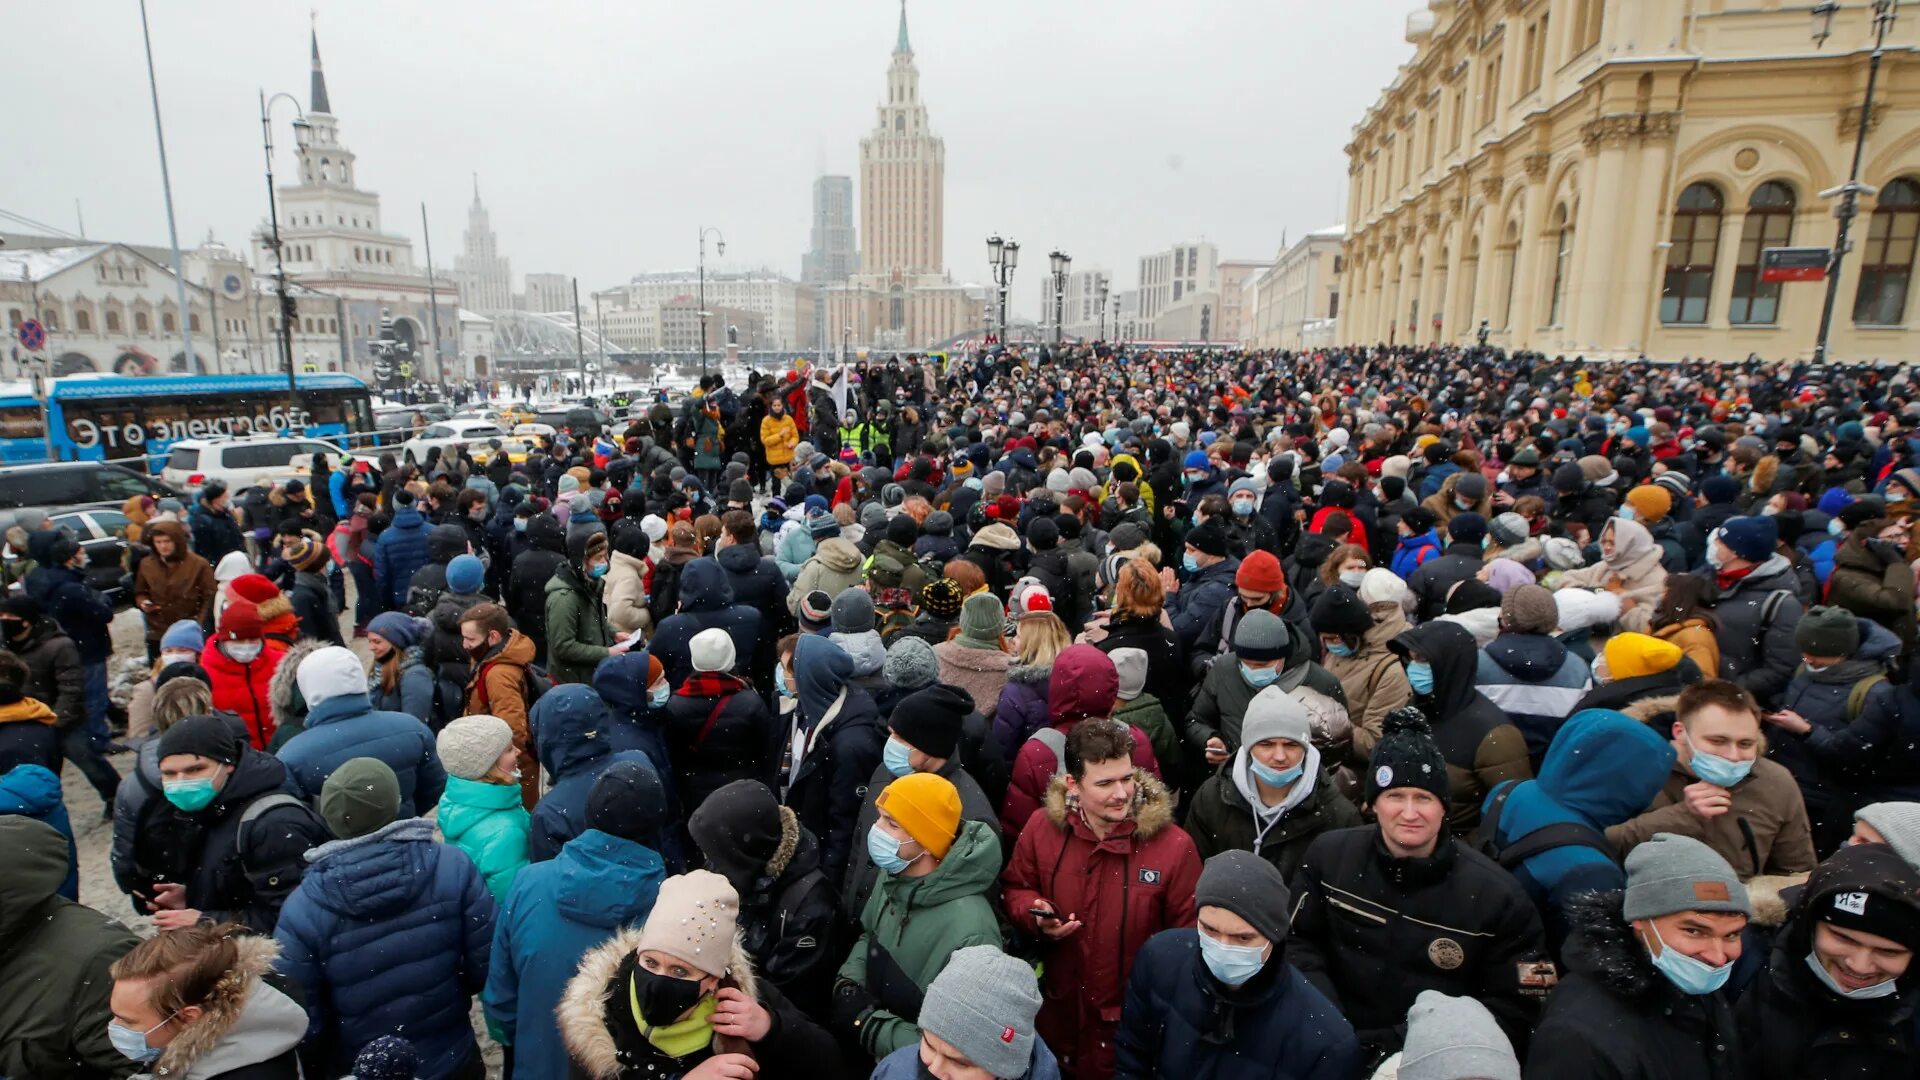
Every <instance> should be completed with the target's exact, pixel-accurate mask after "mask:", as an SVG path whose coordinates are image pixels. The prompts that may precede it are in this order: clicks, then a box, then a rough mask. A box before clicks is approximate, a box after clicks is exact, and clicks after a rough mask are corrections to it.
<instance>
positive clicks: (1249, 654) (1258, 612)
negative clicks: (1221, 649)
mask: <svg viewBox="0 0 1920 1080" xmlns="http://www.w3.org/2000/svg"><path fill="white" fill-rule="evenodd" d="M1292 652H1293V636H1292V635H1291V634H1289V633H1288V632H1287V624H1286V622H1285V621H1284V620H1282V619H1281V618H1280V616H1278V615H1275V614H1274V613H1273V612H1271V611H1268V610H1267V609H1265V608H1257V609H1255V610H1253V611H1249V612H1247V613H1246V614H1245V615H1243V616H1241V618H1240V625H1239V626H1236V627H1234V628H1233V654H1234V655H1235V656H1237V657H1239V658H1240V659H1242V660H1256V661H1258V660H1285V659H1286V658H1287V656H1288V655H1289V654H1290V653H1292Z"/></svg>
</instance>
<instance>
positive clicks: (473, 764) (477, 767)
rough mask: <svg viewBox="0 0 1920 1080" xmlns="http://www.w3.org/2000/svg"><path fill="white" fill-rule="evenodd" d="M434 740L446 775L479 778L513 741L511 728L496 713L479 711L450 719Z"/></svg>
mask: <svg viewBox="0 0 1920 1080" xmlns="http://www.w3.org/2000/svg"><path fill="white" fill-rule="evenodd" d="M434 742H435V743H436V745H437V747H438V749H439V751H440V764H441V765H442V766H444V767H445V768H446V770H447V774H448V775H450V776H457V777H459V778H460V779H462V780H478V779H480V778H481V777H483V776H485V775H487V773H489V772H491V771H492V770H493V764H494V762H496V761H499V760H500V755H501V754H504V753H506V752H507V747H509V746H512V745H513V728H512V727H510V726H508V724H507V722H506V721H505V720H502V719H500V718H499V717H497V716H488V715H486V714H484V713H479V714H475V715H472V716H463V717H461V718H459V719H458V720H454V721H451V722H449V723H448V724H447V726H446V727H443V728H441V729H440V734H439V736H438V737H437V738H436V739H435V740H434Z"/></svg>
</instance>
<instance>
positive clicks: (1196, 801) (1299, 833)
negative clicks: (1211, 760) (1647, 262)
mask: <svg viewBox="0 0 1920 1080" xmlns="http://www.w3.org/2000/svg"><path fill="white" fill-rule="evenodd" d="M1247 754H1248V751H1247V748H1246V747H1244V746H1243V747H1241V748H1240V749H1239V750H1238V751H1236V752H1235V753H1234V756H1233V759H1232V760H1230V761H1229V762H1227V765H1226V767H1225V768H1223V769H1221V770H1220V771H1219V772H1217V773H1215V774H1214V775H1212V776H1210V777H1208V778H1207V780H1206V782H1205V783H1203V784H1201V785H1200V790H1199V791H1197V792H1195V793H1194V796H1193V801H1192V802H1191V803H1190V804H1188V806H1187V821H1186V830H1187V833H1188V835H1190V836H1192V837H1193V846H1194V848H1195V849H1196V850H1197V851H1198V852H1199V853H1200V861H1201V862H1206V861H1207V860H1208V859H1211V858H1213V857H1214V856H1215V855H1218V854H1220V853H1221V852H1223V851H1236V850H1237V851H1250V852H1252V853H1253V854H1255V855H1258V856H1260V857H1261V858H1263V859H1265V860H1267V861H1268V862H1270V863H1272V864H1273V865H1274V868H1275V869H1277V870H1279V871H1280V876H1281V878H1282V879H1283V880H1286V881H1292V880H1293V875H1294V873H1295V872H1296V871H1298V870H1299V869H1300V864H1301V862H1303V861H1304V860H1305V859H1306V857H1307V847H1308V845H1310V844H1312V843H1313V839H1314V837H1316V836H1319V835H1320V834H1321V833H1324V832H1327V831H1329V830H1332V829H1348V828H1352V827H1353V826H1355V825H1358V824H1360V811H1358V810H1356V809H1354V805H1353V803H1351V802H1349V801H1348V800H1347V797H1346V796H1345V795H1342V794H1340V792H1339V791H1338V790H1337V789H1336V788H1335V787H1334V786H1333V781H1332V780H1331V779H1330V778H1329V777H1328V775H1327V770H1326V768H1325V767H1324V766H1323V764H1322V762H1321V760H1320V751H1319V750H1318V749H1317V748H1315V747H1312V746H1309V747H1308V748H1307V758H1306V760H1305V761H1304V763H1303V764H1304V765H1305V767H1306V769H1305V771H1304V772H1303V773H1302V774H1301V776H1300V779H1299V780H1297V781H1295V782H1294V783H1295V789H1294V790H1290V791H1289V792H1288V793H1287V797H1286V798H1285V799H1283V800H1282V801H1281V802H1280V804H1279V805H1278V806H1275V807H1273V808H1271V809H1267V808H1266V806H1265V804H1264V803H1261V804H1260V805H1261V810H1262V812H1261V813H1259V814H1258V815H1257V816H1256V814H1255V811H1254V805H1255V803H1256V801H1258V799H1259V796H1258V795H1257V794H1255V787H1254V781H1253V778H1252V775H1251V769H1250V767H1249V765H1248V762H1247ZM1300 785H1305V788H1304V790H1300Z"/></svg>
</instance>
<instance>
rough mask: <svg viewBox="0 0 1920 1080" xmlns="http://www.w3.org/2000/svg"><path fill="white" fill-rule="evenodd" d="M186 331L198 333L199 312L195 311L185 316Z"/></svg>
mask: <svg viewBox="0 0 1920 1080" xmlns="http://www.w3.org/2000/svg"><path fill="white" fill-rule="evenodd" d="M187 329H189V330H192V331H193V332H194V333H196V334H197V333H199V332H200V313H199V312H197V311H195V312H191V313H189V314H188V315H187Z"/></svg>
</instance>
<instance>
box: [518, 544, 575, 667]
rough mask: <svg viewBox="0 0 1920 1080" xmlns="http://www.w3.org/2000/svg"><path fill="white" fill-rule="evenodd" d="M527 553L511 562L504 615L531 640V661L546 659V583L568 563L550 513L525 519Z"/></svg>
mask: <svg viewBox="0 0 1920 1080" xmlns="http://www.w3.org/2000/svg"><path fill="white" fill-rule="evenodd" d="M526 537H527V548H528V550H527V552H526V554H524V555H521V556H520V557H519V558H517V559H515V560H514V561H513V573H512V575H511V576H510V577H509V578H508V580H507V595H506V602H507V614H508V615H511V616H513V624H514V626H516V627H518V628H519V630H520V632H521V633H523V634H525V635H527V637H529V638H531V639H532V640H533V647H534V657H533V659H534V663H536V664H545V663H546V662H547V582H548V580H550V579H551V578H552V577H553V575H555V574H557V573H559V572H560V568H561V567H562V566H565V565H566V564H567V541H566V534H565V533H564V532H563V531H562V530H561V528H560V522H559V521H558V520H556V519H555V518H554V516H553V515H552V514H547V513H540V514H535V515H534V516H533V520H531V521H529V522H527V532H526Z"/></svg>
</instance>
